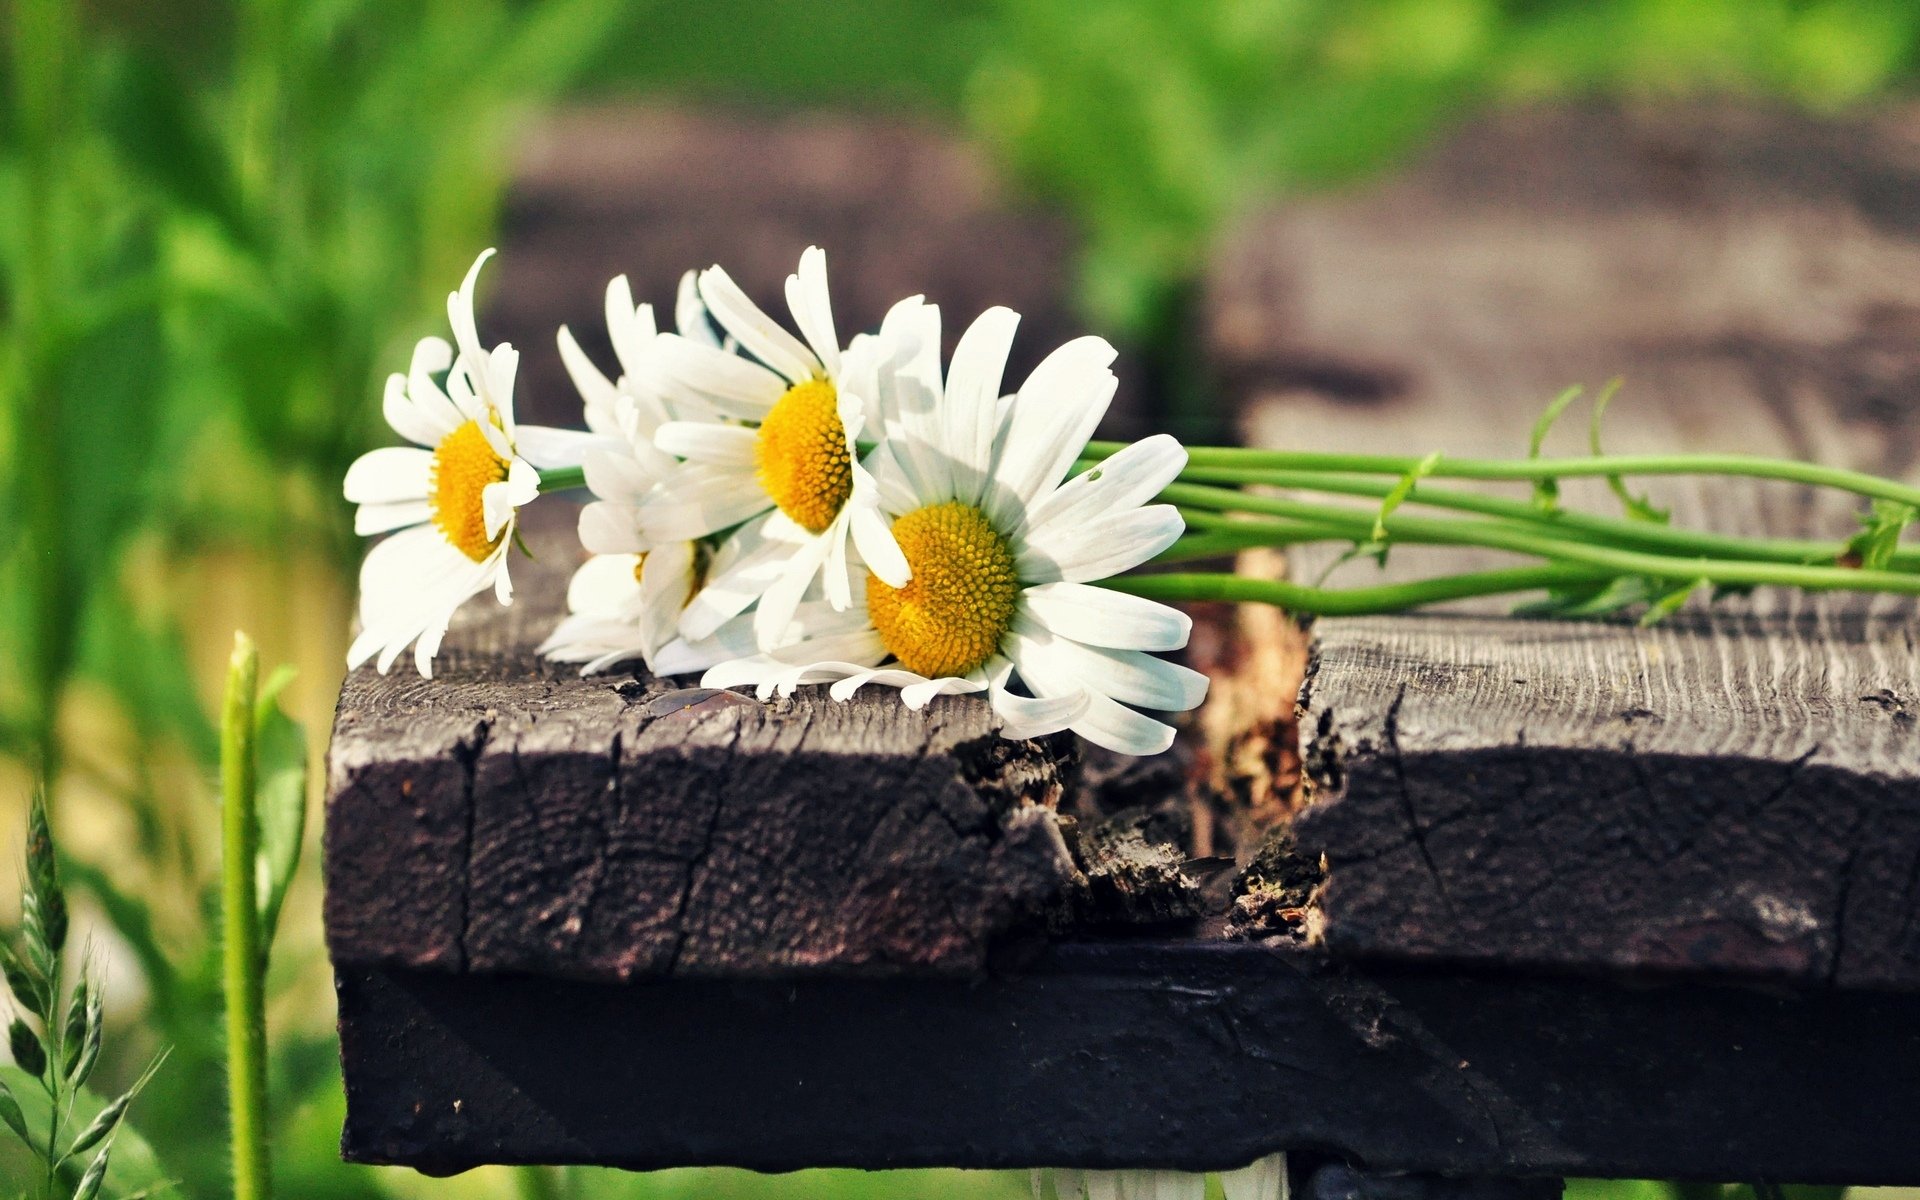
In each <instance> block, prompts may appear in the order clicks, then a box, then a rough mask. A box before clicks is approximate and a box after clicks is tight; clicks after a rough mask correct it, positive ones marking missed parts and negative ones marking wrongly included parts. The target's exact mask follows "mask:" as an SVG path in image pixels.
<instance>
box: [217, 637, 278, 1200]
mask: <svg viewBox="0 0 1920 1200" xmlns="http://www.w3.org/2000/svg"><path fill="white" fill-rule="evenodd" d="M259 675H260V652H259V651H258V650H257V649H256V648H255V647H254V644H253V642H252V640H251V639H249V638H248V637H247V636H246V635H245V634H243V633H236V634H235V635H234V638H233V658H232V659H231V660H230V661H229V663H228V667H227V697H226V706H225V708H224V709H223V711H222V713H221V722H220V782H221V791H222V794H223V798H224V803H223V804H222V807H221V856H220V899H221V910H222V911H221V924H222V926H223V929H222V933H223V944H222V946H221V973H222V981H223V983H224V984H225V988H226V1000H227V1097H228V1109H229V1111H228V1118H229V1128H230V1131H231V1135H232V1149H233V1196H234V1200H268V1198H269V1197H271V1196H272V1194H273V1182H272V1177H271V1173H270V1170H271V1164H270V1163H269V1160H268V1158H267V1017H266V1003H265V998H264V991H265V988H264V986H263V980H262V976H263V975H264V974H265V966H266V956H265V954H264V953H262V950H261V936H260V909H259V904H258V900H257V897H256V894H255V889H256V884H255V882H254V862H255V860H256V859H257V858H258V857H259V842H260V825H259V820H258V817H257V815H256V813H255V811H254V766H255V763H254V741H253V735H254V693H255V689H256V687H257V686H258V682H259Z"/></svg>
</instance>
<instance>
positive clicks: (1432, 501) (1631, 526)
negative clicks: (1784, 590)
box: [1180, 467, 1920, 570]
mask: <svg viewBox="0 0 1920 1200" xmlns="http://www.w3.org/2000/svg"><path fill="white" fill-rule="evenodd" d="M1180 479H1181V481H1182V482H1185V483H1206V484H1233V485H1261V486H1266V487H1277V488H1286V489H1290V490H1293V491H1312V492H1325V493H1329V494H1332V495H1343V496H1367V497H1371V498H1373V499H1385V498H1386V496H1387V494H1388V493H1390V492H1391V491H1393V489H1394V488H1395V486H1396V485H1397V481H1393V480H1380V479H1368V478H1359V477H1355V476H1351V475H1335V474H1328V473H1323V472H1319V471H1264V470H1259V469H1254V468H1247V467H1195V468H1190V469H1188V470H1187V471H1184V472H1182V473H1181V475H1180ZM1406 503H1407V504H1420V505H1425V506H1427V507H1429V508H1444V509H1450V510H1453V511H1456V512H1470V513H1478V514H1480V515H1482V516H1491V517H1501V518H1504V519H1506V520H1512V521H1521V522H1527V523H1531V524H1536V525H1539V526H1541V527H1542V528H1543V530H1550V531H1553V532H1556V533H1573V534H1579V535H1581V537H1582V540H1584V541H1594V542H1600V543H1610V544H1620V545H1625V546H1628V547H1630V548H1638V549H1643V550H1649V551H1652V552H1654V553H1663V554H1677V555H1700V556H1704V557H1708V558H1742V559H1753V560H1755V561H1761V562H1787V563H1818V562H1825V563H1832V562H1834V561H1835V560H1836V559H1838V558H1839V556H1840V555H1841V554H1842V553H1843V552H1844V551H1845V549H1846V546H1845V544H1844V543H1841V542H1833V541H1819V540H1817V539H1812V538H1746V537H1736V536H1732V535H1728V534H1717V533H1707V532H1703V531H1701V530H1695V529H1678V528H1675V527H1673V526H1671V525H1658V524H1654V523H1653V522H1650V521H1629V520H1626V519H1624V518H1620V517H1607V516H1599V515H1596V514H1593V513H1583V512H1575V511H1572V510H1569V509H1557V510H1555V511H1554V512H1551V513H1548V512H1543V511H1542V510H1540V509H1539V508H1536V507H1534V505H1532V504H1530V503H1528V502H1527V501H1524V500H1512V499H1509V498H1507V497H1504V496H1487V495H1482V494H1480V493H1478V492H1461V491H1453V490H1450V489H1445V488H1431V487H1428V486H1426V485H1425V484H1416V485H1415V486H1414V489H1413V491H1412V492H1410V493H1409V494H1408V495H1407V498H1406ZM1888 565H1889V566H1890V567H1892V568H1894V569H1897V570H1920V548H1908V549H1901V550H1896V551H1895V552H1894V555H1893V558H1892V560H1891V561H1890V562H1889V564H1888Z"/></svg>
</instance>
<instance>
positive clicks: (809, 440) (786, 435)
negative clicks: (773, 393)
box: [753, 379, 853, 533]
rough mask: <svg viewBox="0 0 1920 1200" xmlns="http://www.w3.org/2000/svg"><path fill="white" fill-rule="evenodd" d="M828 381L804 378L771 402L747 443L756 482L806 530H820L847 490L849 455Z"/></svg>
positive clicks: (850, 483) (850, 470)
mask: <svg viewBox="0 0 1920 1200" xmlns="http://www.w3.org/2000/svg"><path fill="white" fill-rule="evenodd" d="M837 405H838V397H837V396H836V395H835V393H834V390H833V384H831V383H829V382H828V381H826V380H824V379H810V380H808V381H807V382H805V383H797V384H795V385H794V386H792V387H790V388H788V389H787V394H786V395H784V396H782V397H780V399H779V400H778V401H776V402H775V403H774V406H773V408H772V409H771V410H770V411H769V412H768V413H767V417H766V420H764V421H762V422H760V436H759V437H758V438H757V439H756V440H755V441H754V444H753V461H754V466H755V467H756V468H757V469H758V473H759V479H760V486H761V487H762V488H764V489H766V493H767V495H769V496H771V497H773V502H774V503H775V504H778V505H779V506H780V511H781V512H783V513H785V514H787V515H788V516H789V517H791V518H793V521H794V523H795V524H796V525H798V526H800V527H801V528H802V529H805V530H807V531H808V532H809V533H821V532H823V531H825V529H826V528H827V526H829V525H831V524H833V519H834V518H835V517H837V516H839V515H840V506H841V505H843V504H845V503H846V502H847V497H848V496H851V495H852V494H853V459H852V457H851V456H850V455H848V453H847V431H846V427H845V426H843V425H841V424H840V410H839V408H838V406H837Z"/></svg>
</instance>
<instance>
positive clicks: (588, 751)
mask: <svg viewBox="0 0 1920 1200" xmlns="http://www.w3.org/2000/svg"><path fill="white" fill-rule="evenodd" d="M528 532H529V541H530V542H531V544H532V545H533V547H534V549H535V552H536V559H535V560H534V564H533V566H532V568H531V569H530V570H526V571H525V573H524V574H522V575H521V577H520V580H519V600H518V602H517V603H516V604H515V605H514V606H513V607H512V608H510V609H506V610H502V609H499V608H498V607H496V606H493V605H481V604H475V605H472V606H469V610H468V611H467V612H465V613H463V614H462V617H461V618H460V624H459V626H458V628H457V631H456V632H455V633H454V634H453V635H452V636H450V637H449V639H448V642H447V650H446V652H445V653H444V654H443V655H442V656H441V658H440V659H439V661H438V662H437V663H436V666H435V676H434V678H433V679H432V680H422V679H420V678H418V677H417V676H416V675H414V674H413V673H412V672H411V671H407V670H404V669H397V670H396V671H395V672H394V673H393V674H391V675H387V676H381V675H378V674H376V673H374V672H373V671H372V670H371V669H370V668H362V669H361V670H359V671H356V672H353V673H352V674H351V675H349V676H348V678H347V681H346V683H345V685H344V686H343V687H342V689H341V694H340V704H339V708H338V711H337V713H336V715H335V720H334V731H333V741H332V745H331V748H330V749H329V752H328V793H329V800H328V805H327V820H326V876H327V894H326V919H327V938H328V946H329V949H330V950H331V952H332V955H333V959H334V962H335V963H336V964H337V965H362V966H364V965H393V966H410V967H425V968H435V969H441V970H449V971H468V972H496V971H529V972H551V973H554V974H559V975H566V976H570V977H576V978H594V979H631V978H642V977H655V976H662V975H704V974H725V975H730V976H740V975H748V976H751V975H769V974H776V973H777V974H805V973H807V972H810V971H848V970H868V971H882V970H885V971H903V972H908V973H912V972H917V971H926V972H936V973H962V974H968V973H975V972H978V971H979V970H980V969H982V967H983V966H984V965H985V963H986V959H987V954H988V952H989V949H990V948H992V947H993V946H995V944H996V943H997V942H998V941H999V940H1001V939H1002V937H1003V935H1008V934H1011V933H1013V932H1014V931H1016V930H1017V929H1019V928H1020V927H1022V926H1025V925H1031V924H1034V923H1036V922H1037V921H1038V920H1039V918H1040V917H1041V915H1042V910H1043V908H1044V907H1045V906H1046V905H1047V904H1048V903H1049V902H1051V901H1052V900H1053V898H1054V897H1055V895H1056V894H1057V893H1058V892H1059V891H1060V890H1061V888H1062V886H1063V885H1064V884H1065V882H1066V881H1067V879H1068V877H1069V876H1070V875H1071V874H1072V871H1073V867H1072V864H1071V862H1070V860H1069V858H1068V855H1067V851H1066V848H1065V847H1064V845H1063V844H1062V843H1061V840H1060V835H1059V832H1058V830H1057V829H1056V827H1055V825H1054V823H1053V821H1052V819H1051V815H1050V811H1049V806H1051V805H1052V804H1054V803H1057V800H1058V796H1059V793H1060V789H1061V787H1062V782H1063V772H1064V771H1065V770H1066V769H1067V766H1068V764H1069V762H1070V761H1071V756H1072V747H1071V743H1070V742H1069V741H1068V740H1067V739H1064V738H1052V739H1047V740H1045V741H1042V742H1009V741H1006V740H1004V739H1002V738H1000V737H999V736H998V734H997V733H995V732H994V731H993V729H992V719H991V717H990V715H989V713H988V711H987V709H986V707H985V706H984V705H979V704H973V703H969V702H966V701H959V700H953V699H947V700H942V701H939V702H936V703H935V704H932V705H930V706H928V707H927V708H926V709H925V710H923V711H922V712H919V713H913V712H909V711H908V710H907V709H906V708H905V707H904V706H902V705H901V704H900V703H899V702H898V700H897V699H896V698H894V697H891V696H883V695H878V694H876V695H874V696H871V697H866V698H862V699H859V700H857V701H855V702H852V703H848V704H839V703H835V702H833V701H830V700H828V699H827V697H826V695H825V693H824V692H823V691H820V690H817V689H810V690H808V691H806V692H803V693H801V694H799V695H797V696H796V697H794V698H793V699H792V700H790V701H775V702H771V703H768V704H761V703H759V702H757V701H754V700H752V699H751V698H749V697H744V696H739V695H735V694H733V693H730V692H722V693H711V692H705V691H701V690H699V689H685V688H681V687H679V686H677V685H676V684H675V683H673V682H672V681H661V680H656V679H650V678H645V677H642V676H636V675H635V674H633V673H625V674H621V673H615V674H612V675H608V676H604V677H596V678H593V679H582V678H580V677H579V675H578V674H577V672H576V671H575V670H574V669H573V668H570V667H564V666H551V665H547V664H544V663H542V662H540V661H539V660H537V659H536V658H535V657H534V655H533V653H532V647H533V646H534V645H535V644H536V643H537V641H538V640H539V638H540V637H542V636H544V634H545V632H546V631H547V630H548V629H550V628H551V626H552V623H553V621H554V620H555V619H556V616H557V611H556V606H557V604H558V603H559V599H560V596H561V593H562V591H563V581H564V575H565V571H566V570H567V569H568V568H570V567H571V565H572V564H573V563H574V562H576V561H577V560H578V553H579V552H578V549H577V543H574V544H573V545H572V546H571V547H570V546H569V539H570V538H571V536H572V535H571V530H570V529H559V528H555V527H554V524H553V523H552V522H548V523H546V525H545V526H544V527H540V526H535V527H532V528H530V529H529V531H528ZM515 569H516V573H520V572H521V571H522V570H523V566H522V565H521V564H516V568H515Z"/></svg>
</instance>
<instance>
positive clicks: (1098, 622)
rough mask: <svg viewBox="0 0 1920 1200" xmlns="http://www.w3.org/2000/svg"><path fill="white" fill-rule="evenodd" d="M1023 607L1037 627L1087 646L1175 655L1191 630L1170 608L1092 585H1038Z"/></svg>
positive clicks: (1189, 623)
mask: <svg viewBox="0 0 1920 1200" xmlns="http://www.w3.org/2000/svg"><path fill="white" fill-rule="evenodd" d="M1021 602H1022V604H1023V605H1024V606H1025V608H1026V611H1027V612H1028V613H1029V614H1030V615H1031V616H1032V618H1033V619H1034V620H1036V621H1038V622H1039V623H1040V624H1042V625H1044V626H1045V627H1047V628H1048V629H1050V630H1052V631H1053V632H1055V633H1057V634H1061V635H1064V636H1066V637H1071V638H1073V639H1075V640H1076V641H1081V642H1085V643H1087V644H1088V645H1090V646H1113V647H1116V648H1119V649H1125V650H1178V649H1180V648H1181V647H1182V646H1185V645H1186V644H1187V637H1188V635H1189V634H1191V633H1192V631H1193V618H1191V617H1189V616H1188V615H1187V614H1186V613H1183V612H1181V611H1180V610H1179V609H1177V608H1174V607H1173V606H1172V605H1168V604H1162V603H1160V602H1159V601H1158V600H1149V599H1147V598H1146V597H1145V596H1129V595H1127V594H1126V593H1125V592H1116V591H1114V590H1113V589H1111V588H1103V587H1095V586H1093V585H1091V584H1085V583H1043V584H1039V585H1038V586H1035V587H1029V588H1027V589H1026V590H1025V591H1024V592H1023V593H1022V595H1021Z"/></svg>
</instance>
